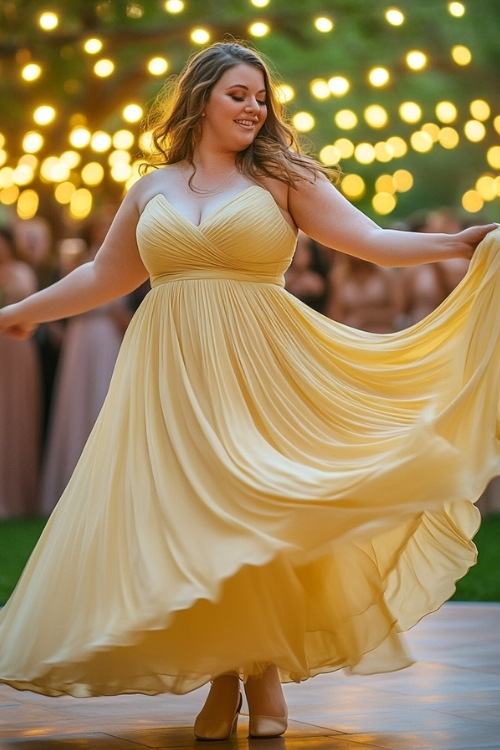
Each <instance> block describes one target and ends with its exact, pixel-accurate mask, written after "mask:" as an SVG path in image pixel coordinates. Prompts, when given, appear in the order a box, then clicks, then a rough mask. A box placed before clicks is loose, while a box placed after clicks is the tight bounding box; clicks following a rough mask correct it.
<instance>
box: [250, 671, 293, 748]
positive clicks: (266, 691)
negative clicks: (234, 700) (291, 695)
mask: <svg viewBox="0 0 500 750" xmlns="http://www.w3.org/2000/svg"><path fill="white" fill-rule="evenodd" d="M245 692H246V696H247V701H248V708H249V714H250V720H249V724H248V735H249V737H250V738H252V739H264V738H270V737H280V736H281V735H282V734H283V733H284V732H285V731H286V729H287V727H288V711H287V707H286V703H285V700H284V697H283V693H282V688H281V684H280V680H279V675H278V670H277V669H276V667H275V666H274V665H273V664H270V665H269V666H268V667H267V668H266V670H265V671H264V672H263V673H262V674H261V676H260V677H257V678H252V677H250V678H249V679H248V680H247V681H246V682H245ZM260 711H262V713H260ZM264 711H265V712H266V713H264ZM268 712H269V713H268ZM271 712H273V713H274V715H270V714H271ZM282 712H283V713H282ZM280 714H281V715H280Z"/></svg>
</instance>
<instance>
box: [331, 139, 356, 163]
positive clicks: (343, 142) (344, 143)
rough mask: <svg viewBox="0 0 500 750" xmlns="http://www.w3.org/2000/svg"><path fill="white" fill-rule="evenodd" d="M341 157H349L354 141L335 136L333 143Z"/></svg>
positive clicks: (351, 153) (352, 150)
mask: <svg viewBox="0 0 500 750" xmlns="http://www.w3.org/2000/svg"><path fill="white" fill-rule="evenodd" d="M333 145H334V146H335V148H337V149H338V150H339V151H340V155H341V157H342V158H343V159H350V158H351V156H352V155H353V153H354V143H353V142H352V141H350V140H349V138H337V140H336V141H335V143H334V144H333Z"/></svg>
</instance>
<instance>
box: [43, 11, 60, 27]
mask: <svg viewBox="0 0 500 750" xmlns="http://www.w3.org/2000/svg"><path fill="white" fill-rule="evenodd" d="M38 23H39V24H40V28H41V29H43V30H44V31H52V29H55V28H56V27H57V26H58V25H59V16H58V15H57V13H52V12H51V11H46V12H45V13H42V14H41V15H40V17H39V19H38Z"/></svg>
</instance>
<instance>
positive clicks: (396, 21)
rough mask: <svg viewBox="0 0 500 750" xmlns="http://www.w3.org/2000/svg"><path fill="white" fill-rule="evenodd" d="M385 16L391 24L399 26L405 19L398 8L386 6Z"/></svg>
mask: <svg viewBox="0 0 500 750" xmlns="http://www.w3.org/2000/svg"><path fill="white" fill-rule="evenodd" d="M385 17H386V20H387V22H388V23H390V24H391V26H401V24H403V23H404V20H405V17H404V14H403V13H402V12H401V11H400V10H399V9H398V8H388V9H387V10H386V12H385Z"/></svg>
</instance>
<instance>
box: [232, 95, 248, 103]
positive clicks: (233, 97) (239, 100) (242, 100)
mask: <svg viewBox="0 0 500 750" xmlns="http://www.w3.org/2000/svg"><path fill="white" fill-rule="evenodd" d="M231 99H234V101H235V102H244V101H245V97H244V96H236V94H232V95H231Z"/></svg>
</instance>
